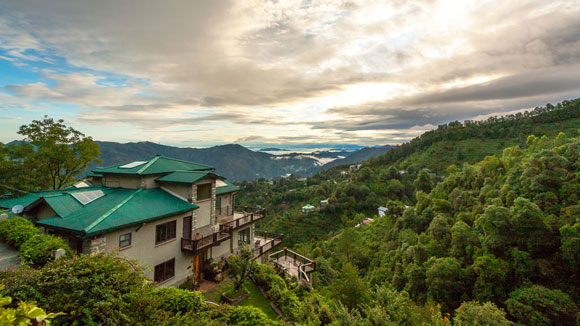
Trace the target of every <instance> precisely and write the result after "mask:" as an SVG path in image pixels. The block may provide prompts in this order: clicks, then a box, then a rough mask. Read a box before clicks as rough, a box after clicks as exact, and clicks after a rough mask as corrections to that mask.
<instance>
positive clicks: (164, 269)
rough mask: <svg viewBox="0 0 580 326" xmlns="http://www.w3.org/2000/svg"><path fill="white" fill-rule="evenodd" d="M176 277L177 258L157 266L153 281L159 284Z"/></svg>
mask: <svg viewBox="0 0 580 326" xmlns="http://www.w3.org/2000/svg"><path fill="white" fill-rule="evenodd" d="M174 276H175V258H173V259H171V260H168V261H166V262H164V263H161V264H159V265H157V266H155V276H154V277H153V280H154V281H155V282H157V283H160V282H164V281H167V280H168V279H170V278H172V277H174Z"/></svg>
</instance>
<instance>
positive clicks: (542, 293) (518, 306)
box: [506, 285, 578, 326]
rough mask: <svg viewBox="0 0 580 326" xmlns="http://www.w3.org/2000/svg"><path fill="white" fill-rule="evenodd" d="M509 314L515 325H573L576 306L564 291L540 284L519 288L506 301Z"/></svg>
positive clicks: (576, 311)
mask: <svg viewBox="0 0 580 326" xmlns="http://www.w3.org/2000/svg"><path fill="white" fill-rule="evenodd" d="M506 305H507V308H508V312H509V314H510V315H511V316H512V317H514V318H515V319H516V320H517V325H526V326H544V325H559V326H575V325H576V316H577V313H578V308H577V307H576V305H575V304H574V302H573V301H572V299H570V296H568V295H567V294H566V293H564V292H562V291H560V290H550V289H548V288H545V287H543V286H541V285H532V286H528V287H522V288H519V289H517V290H515V291H513V292H512V293H510V298H509V299H508V300H507V301H506Z"/></svg>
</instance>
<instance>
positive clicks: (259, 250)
mask: <svg viewBox="0 0 580 326" xmlns="http://www.w3.org/2000/svg"><path fill="white" fill-rule="evenodd" d="M283 240H284V235H283V234H278V233H272V232H262V231H255V232H254V243H255V246H254V258H258V257H261V256H262V255H264V254H265V253H267V252H268V251H270V250H272V248H274V247H276V246H277V245H279V244H280V243H282V241H283Z"/></svg>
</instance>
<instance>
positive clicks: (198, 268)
mask: <svg viewBox="0 0 580 326" xmlns="http://www.w3.org/2000/svg"><path fill="white" fill-rule="evenodd" d="M202 256H203V254H202V253H197V254H195V255H194V256H193V278H194V279H195V282H196V283H198V282H201V281H202V278H201V272H202Z"/></svg>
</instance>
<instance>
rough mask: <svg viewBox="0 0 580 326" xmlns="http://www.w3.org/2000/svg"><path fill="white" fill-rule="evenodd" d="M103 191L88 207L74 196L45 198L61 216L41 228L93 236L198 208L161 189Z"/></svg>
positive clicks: (55, 217)
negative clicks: (59, 229) (46, 227)
mask: <svg viewBox="0 0 580 326" xmlns="http://www.w3.org/2000/svg"><path fill="white" fill-rule="evenodd" d="M101 190H102V191H103V192H104V193H105V195H104V196H103V197H100V198H98V199H96V200H94V201H93V202H90V203H88V204H87V205H85V206H82V205H80V204H78V205H76V204H77V203H78V202H77V203H73V202H72V201H76V200H75V199H74V198H72V196H70V195H68V196H67V195H63V196H53V197H48V198H45V200H46V202H47V203H48V204H49V205H50V206H51V207H52V208H53V209H54V211H55V212H56V213H57V214H58V215H59V216H54V217H50V218H46V219H42V220H40V221H38V222H37V224H40V225H45V226H51V227H57V228H63V229H68V230H72V231H76V232H79V233H83V234H85V235H86V236H92V235H97V234H102V233H107V232H111V231H113V230H116V229H120V228H123V227H128V226H131V225H137V224H141V223H144V222H148V221H152V220H157V219H160V218H163V217H167V216H171V215H175V214H179V213H182V212H186V211H190V210H193V209H196V208H198V206H197V205H195V204H191V203H188V202H186V201H183V200H181V199H179V198H177V197H175V196H173V195H171V194H169V193H168V192H166V191H164V190H162V189H159V188H154V189H122V188H102V189H101ZM79 205H80V207H79ZM61 214H63V215H61Z"/></svg>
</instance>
